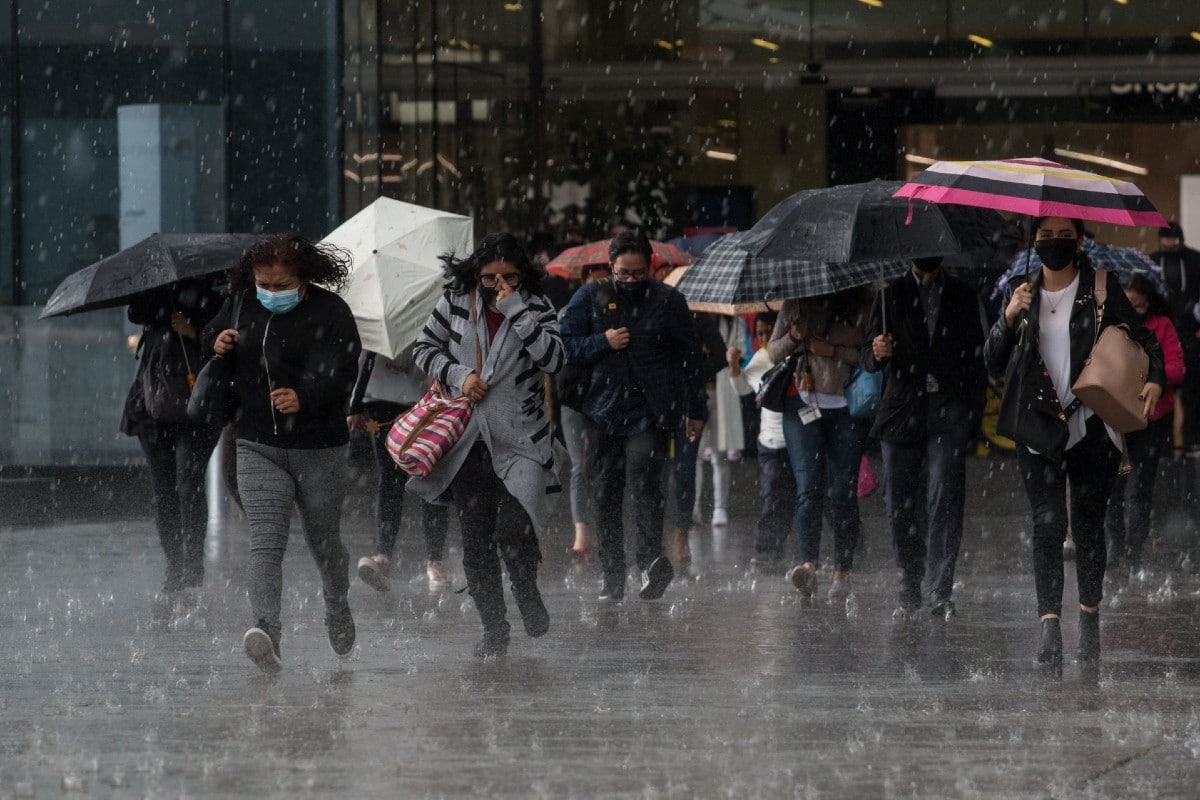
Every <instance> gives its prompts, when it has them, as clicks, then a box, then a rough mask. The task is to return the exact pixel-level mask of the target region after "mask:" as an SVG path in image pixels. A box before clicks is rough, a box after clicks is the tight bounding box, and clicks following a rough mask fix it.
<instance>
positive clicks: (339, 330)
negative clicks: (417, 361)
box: [202, 234, 362, 673]
mask: <svg viewBox="0 0 1200 800" xmlns="http://www.w3.org/2000/svg"><path fill="white" fill-rule="evenodd" d="M348 264H349V260H348V258H346V257H345V255H344V254H342V253H341V252H340V251H338V250H336V249H335V248H331V247H328V246H326V245H318V244H314V243H313V242H310V241H309V240H307V239H305V238H304V237H302V236H298V235H296V234H278V235H275V236H269V237H266V238H265V239H263V240H261V241H259V242H258V243H256V244H255V245H254V246H253V247H251V248H250V249H249V250H247V251H246V253H245V255H243V256H242V260H241V262H240V263H239V264H238V266H237V267H236V269H235V270H234V272H233V275H232V278H231V282H230V297H229V299H228V300H226V302H225V305H224V306H223V307H222V309H221V311H220V312H218V314H217V316H216V318H215V319H214V320H213V321H212V322H211V323H210V324H209V326H208V327H207V328H206V329H205V331H204V334H203V338H202V343H203V347H204V350H205V352H206V353H210V354H212V355H213V356H214V357H221V358H233V359H234V379H233V383H234V393H235V395H236V397H237V402H238V414H237V418H236V420H235V421H234V436H235V438H236V440H237V475H238V490H239V493H240V494H241V498H242V508H243V510H244V511H245V512H246V518H247V519H248V520H249V522H250V564H249V567H250V569H249V571H250V580H249V583H250V610H251V612H252V614H251V615H252V617H253V619H254V620H255V624H254V626H253V627H251V628H250V629H249V630H248V631H246V635H245V637H244V638H243V646H244V648H245V651H246V655H247V656H248V657H249V658H250V660H251V661H253V662H254V663H255V664H256V665H257V666H258V667H259V668H260V669H262V670H263V671H264V672H271V673H274V672H278V671H279V670H280V669H282V661H281V660H280V650H279V642H280V635H281V632H282V625H281V623H280V598H281V595H282V591H283V556H284V552H285V551H286V550H287V541H288V528H289V527H290V524H291V517H292V507H293V505H295V506H296V507H297V508H298V509H299V511H300V519H301V521H302V522H303V523H304V537H305V539H306V540H307V541H308V546H309V549H310V550H311V551H312V554H313V558H314V559H315V560H316V562H317V568H318V569H319V570H320V572H321V580H322V583H323V586H324V595H325V626H326V628H327V629H328V634H329V644H330V647H332V648H333V651H334V653H335V654H337V655H338V656H340V657H346V656H349V655H350V652H351V650H352V649H353V648H354V639H355V629H354V618H353V617H352V616H351V614H350V606H349V604H348V603H347V598H346V595H347V593H348V591H349V588H350V556H349V554H348V553H347V551H346V548H345V546H344V545H343V544H342V540H341V535H340V526H341V513H342V498H343V497H344V495H345V463H346V459H345V445H346V443H347V441H349V434H348V432H347V429H346V411H347V405H348V401H349V399H350V391H351V389H352V387H353V386H354V379H355V376H356V375H357V374H358V355H359V352H360V350H361V349H362V348H361V344H360V343H359V338H358V329H357V328H356V327H355V324H354V316H353V314H351V312H350V308H349V306H347V305H346V303H345V301H344V300H342V298H340V297H338V295H336V294H335V293H334V291H331V288H332V289H334V290H336V289H340V288H341V287H343V286H345V282H346V278H347V274H348ZM318 284H321V285H318ZM323 287H330V288H323ZM235 307H238V312H237V325H236V327H234V326H233V324H232V320H233V318H234V309H235Z"/></svg>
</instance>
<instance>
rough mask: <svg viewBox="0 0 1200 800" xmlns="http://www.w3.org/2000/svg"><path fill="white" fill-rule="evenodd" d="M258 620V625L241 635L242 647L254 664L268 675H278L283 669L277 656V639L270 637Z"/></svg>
mask: <svg viewBox="0 0 1200 800" xmlns="http://www.w3.org/2000/svg"><path fill="white" fill-rule="evenodd" d="M265 625H266V623H265V622H263V621H262V620H259V623H258V626H256V627H253V628H251V629H250V630H248V631H246V635H245V636H243V637H242V648H243V649H244V650H245V651H246V656H247V657H248V658H249V659H250V660H251V661H253V662H254V665H255V666H256V667H258V668H259V669H261V670H262V671H263V672H265V673H267V674H268V675H278V674H279V673H280V672H282V671H283V660H282V659H280V657H279V641H278V640H277V639H273V638H271V636H270V635H269V634H268V633H267V631H266V630H265V628H264V626H265Z"/></svg>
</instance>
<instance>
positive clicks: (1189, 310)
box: [1150, 247, 1200, 351]
mask: <svg viewBox="0 0 1200 800" xmlns="http://www.w3.org/2000/svg"><path fill="white" fill-rule="evenodd" d="M1150 258H1151V259H1153V260H1154V263H1156V264H1158V265H1159V266H1161V267H1162V270H1163V280H1164V281H1166V284H1167V292H1168V294H1167V301H1168V302H1169V303H1170V304H1171V313H1172V317H1171V319H1172V321H1173V322H1174V323H1175V333H1177V334H1178V335H1179V341H1180V342H1181V343H1182V344H1183V348H1184V350H1185V351H1187V350H1188V349H1191V350H1193V351H1194V350H1196V349H1197V344H1198V343H1197V342H1196V331H1197V330H1200V323H1198V322H1196V317H1195V315H1194V314H1193V309H1194V308H1195V306H1196V303H1200V252H1197V251H1195V250H1193V249H1192V248H1190V247H1184V248H1183V249H1182V250H1178V251H1175V252H1167V251H1164V250H1159V251H1158V252H1155V253H1151V254H1150Z"/></svg>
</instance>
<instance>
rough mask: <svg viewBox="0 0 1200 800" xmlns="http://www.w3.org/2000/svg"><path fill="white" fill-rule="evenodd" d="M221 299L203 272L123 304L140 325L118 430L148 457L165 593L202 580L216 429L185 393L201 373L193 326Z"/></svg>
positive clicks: (196, 328) (200, 327)
mask: <svg viewBox="0 0 1200 800" xmlns="http://www.w3.org/2000/svg"><path fill="white" fill-rule="evenodd" d="M220 304H221V296H220V294H219V292H217V291H216V289H215V288H214V286H213V282H212V280H210V279H209V278H204V277H201V278H190V279H186V280H182V281H177V282H175V283H172V284H169V285H167V286H163V287H159V288H156V289H152V290H149V291H146V292H144V293H143V294H140V295H138V296H136V297H134V298H132V301H131V302H130V304H129V310H128V316H129V321H130V322H132V323H134V324H136V325H142V326H143V328H142V336H141V339H140V340H139V342H138V354H139V356H140V362H139V364H138V370H137V373H136V375H135V376H134V379H133V385H131V386H130V387H129V394H128V395H127V397H126V399H125V408H124V411H123V412H122V414H121V432H122V433H124V434H125V435H127V436H136V437H137V439H138V443H139V444H140V445H141V447H142V452H143V453H144V454H145V456H146V464H147V466H148V467H149V472H150V486H151V488H152V490H153V507H154V525H155V528H156V529H157V530H158V540H159V544H160V545H161V546H162V549H163V555H164V556H165V557H166V562H167V565H166V579H165V580H164V581H163V585H162V592H163V595H164V596H167V597H169V596H171V595H173V594H175V593H176V592H179V591H182V590H184V589H191V588H194V587H197V586H200V585H201V584H202V583H203V582H204V536H205V532H206V531H207V528H208V503H207V500H206V497H205V485H204V477H205V473H206V470H207V468H208V460H209V457H210V456H212V451H213V448H214V447H216V444H217V439H218V437H219V436H220V430H219V429H217V428H214V427H211V426H209V425H205V424H202V423H198V422H193V421H192V420H191V419H189V418H188V416H187V398H188V395H189V394H190V391H191V384H192V382H193V381H194V380H195V377H196V373H197V372H199V370H200V362H201V356H200V344H199V338H198V337H199V331H201V330H203V328H204V326H205V325H207V324H208V322H209V320H211V319H212V318H213V317H214V316H215V315H216V313H217V309H218V308H219V307H220Z"/></svg>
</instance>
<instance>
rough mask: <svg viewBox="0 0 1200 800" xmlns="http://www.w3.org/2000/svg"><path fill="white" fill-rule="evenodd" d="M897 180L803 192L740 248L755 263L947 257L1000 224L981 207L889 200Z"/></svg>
mask: <svg viewBox="0 0 1200 800" xmlns="http://www.w3.org/2000/svg"><path fill="white" fill-rule="evenodd" d="M902 185H903V184H902V183H901V182H900V181H869V182H867V183H851V184H846V185H843V186H831V187H829V188H827V189H808V190H806V191H803V192H797V193H796V194H794V195H792V196H791V197H788V198H787V199H785V200H782V201H781V202H780V203H779V204H778V205H776V206H775V207H774V208H772V209H771V210H770V211H768V212H767V213H766V215H764V216H763V218H762V219H761V220H759V221H758V223H757V224H756V225H755V226H754V227H753V228H751V229H750V230H749V231H747V232H746V233H745V234H744V235H743V238H742V242H741V245H742V247H743V248H744V249H746V250H748V251H749V252H750V253H751V254H752V255H754V256H756V257H758V258H776V259H791V260H796V261H809V262H823V263H857V262H862V261H876V260H888V259H913V258H923V257H928V256H947V255H952V254H954V253H960V252H962V251H963V250H969V249H972V248H975V247H980V246H984V245H986V244H987V240H988V238H989V237H990V236H991V234H992V233H993V232H994V231H996V230H998V229H999V228H1000V227H1001V226H1002V225H1003V222H1004V221H1003V219H1002V218H1001V217H1000V215H999V214H997V213H996V212H994V211H991V210H988V209H978V208H967V207H965V206H943V205H937V204H933V203H925V202H921V201H909V200H907V199H905V198H895V197H892V195H893V194H895V192H896V191H897V190H898V189H899V188H900V187H901V186H902Z"/></svg>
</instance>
